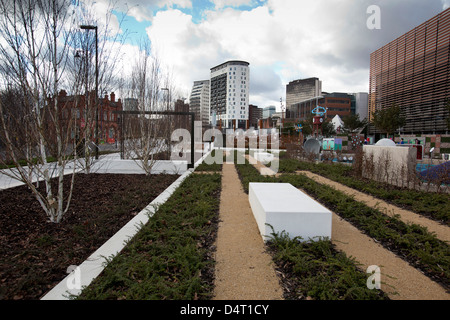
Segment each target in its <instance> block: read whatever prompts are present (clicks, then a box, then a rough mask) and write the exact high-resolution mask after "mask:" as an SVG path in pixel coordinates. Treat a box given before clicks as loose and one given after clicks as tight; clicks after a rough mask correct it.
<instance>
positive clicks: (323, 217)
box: [249, 182, 332, 241]
mask: <svg viewBox="0 0 450 320" xmlns="http://www.w3.org/2000/svg"><path fill="white" fill-rule="evenodd" d="M249 202H250V206H251V208H252V211H253V215H254V216H255V220H256V222H257V224H258V228H259V231H260V233H261V236H262V237H263V240H264V241H267V240H269V239H270V234H271V233H272V228H271V227H270V226H272V227H273V229H274V231H275V232H282V231H285V232H287V233H288V234H289V236H290V237H291V238H293V237H297V236H300V237H301V238H302V241H310V240H311V241H315V240H318V239H319V238H325V237H327V238H329V239H331V216H332V214H331V211H329V210H328V209H327V208H325V207H324V206H322V205H321V204H320V203H318V202H317V201H315V200H314V199H312V198H310V197H309V196H308V195H306V194H304V193H303V192H301V191H300V190H298V189H297V188H295V187H294V186H292V185H291V184H290V183H256V182H250V183H249ZM267 224H269V225H270V226H269V225H267Z"/></svg>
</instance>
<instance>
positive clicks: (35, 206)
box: [0, 174, 179, 300]
mask: <svg viewBox="0 0 450 320" xmlns="http://www.w3.org/2000/svg"><path fill="white" fill-rule="evenodd" d="M178 177H179V176H178V175H152V176H148V177H147V176H145V175H137V174H135V175H133V174H89V175H85V174H78V175H77V176H76V177H75V187H74V191H73V196H72V197H73V198H72V202H71V205H70V208H69V211H68V212H67V213H66V215H65V216H64V219H63V221H62V222H61V223H59V224H55V223H51V222H48V219H47V217H46V216H45V213H44V211H43V210H42V208H41V207H40V205H39V203H38V202H37V200H36V198H35V197H34V195H33V194H32V193H31V191H30V190H29V189H28V188H27V187H26V186H19V187H15V188H10V189H6V190H2V191H0V300H2V299H8V300H23V299H27V300H34V299H40V297H42V296H43V295H44V294H45V293H46V292H47V291H49V290H50V289H51V288H53V286H55V285H56V284H57V283H58V282H60V281H61V280H62V279H63V278H64V277H65V276H66V275H67V268H68V267H69V266H70V265H79V264H80V263H82V262H83V261H84V260H85V259H86V258H87V257H89V256H90V255H91V254H92V253H93V252H94V251H95V250H96V249H97V248H99V247H100V246H101V245H102V244H103V243H104V242H106V241H107V240H108V239H109V238H110V237H111V236H113V235H114V234H115V233H116V232H117V231H119V230H120V228H122V227H123V226H124V225H125V224H126V223H127V222H128V221H130V220H131V219H132V218H133V217H134V216H135V215H136V214H138V213H139V212H140V211H141V210H142V209H144V208H145V207H146V206H147V205H148V204H149V203H150V202H151V201H152V200H153V199H154V198H156V197H157V196H158V195H159V194H160V193H161V192H163V191H164V190H165V189H166V188H167V187H168V186H169V185H170V184H172V182H174V181H175V180H176V179H177V178H178ZM69 180H70V176H66V177H65V181H69ZM41 186H43V183H41ZM66 190H67V188H66Z"/></svg>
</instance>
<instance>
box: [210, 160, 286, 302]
mask: <svg viewBox="0 0 450 320" xmlns="http://www.w3.org/2000/svg"><path fill="white" fill-rule="evenodd" d="M220 220H221V222H220V223H219V230H218V234H217V243H216V246H217V250H216V256H215V259H216V280H215V292H214V296H215V297H214V299H215V300H281V299H282V296H283V290H282V288H281V286H280V284H279V281H278V278H277V275H276V273H275V269H274V266H273V262H272V259H271V257H270V255H269V254H268V253H266V252H265V245H264V242H263V240H262V237H261V235H260V234H259V231H258V226H257V224H256V221H255V219H254V217H253V213H252V211H251V208H250V204H249V202H248V196H247V194H245V192H244V191H243V189H242V185H241V181H240V180H239V177H238V174H237V171H236V169H235V166H234V164H223V171H222V192H221V199H220Z"/></svg>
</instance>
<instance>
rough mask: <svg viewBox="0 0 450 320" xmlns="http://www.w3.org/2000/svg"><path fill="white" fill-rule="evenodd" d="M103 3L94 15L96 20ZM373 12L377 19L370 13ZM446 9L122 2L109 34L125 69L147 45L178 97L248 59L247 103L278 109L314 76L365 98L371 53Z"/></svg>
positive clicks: (198, 0) (416, 4)
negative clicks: (295, 86)
mask: <svg viewBox="0 0 450 320" xmlns="http://www.w3.org/2000/svg"><path fill="white" fill-rule="evenodd" d="M86 1H87V0H86ZM107 2H110V1H109V0H96V1H95V2H94V3H93V4H92V8H93V10H95V11H96V12H97V13H98V14H99V15H100V16H101V14H102V13H104V12H105V11H106V10H107V8H110V4H109V5H108V4H107ZM373 5H376V6H378V8H379V9H380V11H379V16H375V15H376V12H374V11H369V12H368V8H369V7H371V6H373ZM449 7H450V0H314V1H312V0H308V1H307V0H264V1H261V0H122V1H118V2H115V3H114V11H113V12H114V16H113V18H114V19H113V21H112V23H111V28H114V27H115V28H117V29H118V30H119V31H120V32H125V33H127V34H128V36H127V41H126V45H125V46H124V47H123V52H124V54H127V55H128V58H125V59H124V61H125V67H124V68H126V67H127V66H129V65H130V64H129V61H131V59H132V58H133V55H135V54H136V50H137V48H138V44H139V42H140V41H142V39H147V38H148V39H149V40H150V43H151V48H152V50H153V51H154V52H157V53H158V56H159V57H160V59H161V60H162V61H163V62H164V63H165V64H166V65H167V66H169V67H170V69H171V71H172V74H173V77H174V79H175V81H176V84H177V87H178V88H179V95H180V96H182V97H186V98H187V97H188V96H189V93H190V90H191V88H192V84H193V82H194V81H196V80H205V79H209V76H210V68H212V67H214V66H216V65H218V64H221V63H223V62H225V61H227V60H245V61H247V62H249V63H250V83H251V85H250V103H251V104H255V105H258V106H259V107H265V106H268V105H276V106H277V108H279V107H280V98H282V99H283V103H284V101H285V95H286V84H287V83H289V82H290V81H292V80H296V79H303V78H308V77H318V78H320V80H322V89H323V91H326V92H368V90H369V63H370V53H371V52H373V51H375V50H376V49H378V48H379V47H381V46H383V45H384V44H387V43H388V42H390V41H392V40H394V39H395V38H397V37H399V36H401V35H402V34H404V33H406V32H407V31H409V30H411V29H412V28H414V27H416V26H418V25H419V24H421V23H422V22H425V21H426V20H428V19H430V18H431V17H433V16H434V15H436V14H438V13H439V12H441V11H443V10H445V9H447V8H449ZM374 14H375V15H374ZM378 17H379V18H380V19H379V20H373V19H374V18H378ZM368 20H369V22H372V25H373V23H375V22H379V27H380V29H373V28H368V26H367V22H368Z"/></svg>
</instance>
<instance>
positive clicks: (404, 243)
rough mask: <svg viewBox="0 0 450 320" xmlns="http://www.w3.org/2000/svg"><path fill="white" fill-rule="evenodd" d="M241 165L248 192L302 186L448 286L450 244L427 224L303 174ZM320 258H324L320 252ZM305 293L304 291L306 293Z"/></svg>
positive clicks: (413, 264)
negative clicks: (254, 187) (259, 185)
mask: <svg viewBox="0 0 450 320" xmlns="http://www.w3.org/2000/svg"><path fill="white" fill-rule="evenodd" d="M237 168H238V172H239V176H240V178H241V181H242V183H243V187H244V189H245V190H246V191H247V192H248V183H249V182H263V181H265V182H287V183H291V184H292V185H294V186H295V187H298V188H302V189H303V190H304V191H306V192H307V193H308V194H309V195H310V196H311V197H313V198H315V199H316V200H317V201H319V202H321V203H322V204H324V205H325V206H327V207H328V208H329V209H330V210H332V211H333V212H335V213H336V214H337V215H339V216H340V217H341V218H343V219H345V220H347V221H349V222H350V223H351V224H353V225H354V226H355V227H357V228H358V229H359V230H361V232H363V233H365V234H367V235H368V236H370V237H372V238H373V239H375V241H376V242H379V243H381V244H382V245H383V246H384V247H385V248H386V249H388V250H389V251H391V252H395V253H396V254H397V255H398V256H400V257H402V259H403V260H405V261H407V262H409V264H410V265H412V266H414V267H415V268H417V269H419V270H421V271H422V272H423V273H424V274H426V275H427V276H428V277H429V278H431V279H433V280H435V281H436V282H437V283H440V284H441V285H442V286H443V287H444V288H446V289H447V290H448V288H449V277H450V271H449V270H450V265H449V263H450V261H449V259H448V257H449V254H450V251H449V250H450V249H449V246H448V244H447V243H445V242H443V241H440V240H438V239H437V238H436V237H435V235H434V234H431V233H430V232H428V231H427V230H426V229H425V228H423V227H421V226H419V225H409V224H405V223H403V222H402V221H400V220H399V219H398V218H396V217H389V216H386V215H384V214H383V213H381V212H379V211H378V210H376V209H373V208H369V207H367V206H366V205H364V204H362V203H358V202H357V201H355V200H354V199H353V198H352V197H350V196H346V195H344V194H343V193H341V192H337V191H336V190H334V189H332V188H331V187H328V186H325V185H321V184H319V183H316V182H314V181H313V180H311V179H309V178H307V177H305V176H303V175H296V174H284V175H281V176H279V177H278V178H270V177H264V176H261V175H260V174H259V172H258V171H257V170H256V169H255V168H254V167H253V166H252V165H249V164H248V163H247V164H245V165H240V166H237ZM308 250H309V249H308ZM316 261H320V256H319V258H318V259H316ZM286 263H287V265H291V264H292V263H290V262H289V261H287V262H286V260H282V261H281V265H283V266H284V265H286ZM331 267H332V266H331ZM297 268H298V267H297ZM346 269H348V268H346ZM287 270H289V269H287ZM288 272H289V271H288ZM286 278H289V279H290V282H291V283H292V278H291V276H286ZM300 280H301V279H300ZM294 281H295V280H294ZM324 283H326V282H324ZM302 294H303V295H304V293H302Z"/></svg>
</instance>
